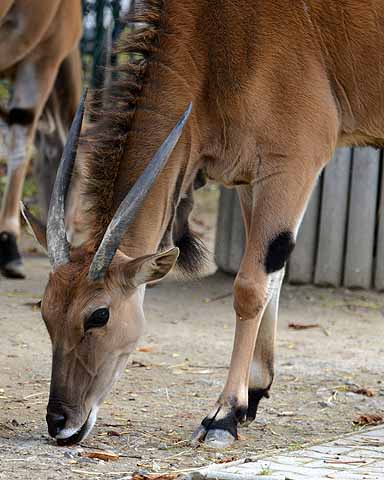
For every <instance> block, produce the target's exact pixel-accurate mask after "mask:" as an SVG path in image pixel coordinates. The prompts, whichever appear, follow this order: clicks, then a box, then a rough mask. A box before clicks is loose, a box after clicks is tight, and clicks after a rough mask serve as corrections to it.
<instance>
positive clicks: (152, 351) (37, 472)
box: [0, 220, 384, 480]
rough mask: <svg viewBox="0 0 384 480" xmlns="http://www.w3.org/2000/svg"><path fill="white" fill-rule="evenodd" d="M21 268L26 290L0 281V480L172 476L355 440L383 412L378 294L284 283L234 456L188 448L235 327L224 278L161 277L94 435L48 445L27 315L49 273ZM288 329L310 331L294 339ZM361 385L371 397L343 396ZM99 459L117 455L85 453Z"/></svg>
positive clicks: (34, 266) (37, 344) (32, 322)
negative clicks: (273, 343)
mask: <svg viewBox="0 0 384 480" xmlns="http://www.w3.org/2000/svg"><path fill="white" fill-rule="evenodd" d="M201 228H202V229H204V220H202V221H201ZM211 240H212V239H211ZM26 265H27V272H28V279H27V280H26V281H9V280H6V279H4V278H0V302H1V307H2V308H1V310H0V327H1V348H0V478H1V479H3V478H4V479H10V478H12V479H60V480H62V479H67V478H75V479H77V478H101V477H102V478H111V479H122V478H124V477H127V476H128V475H129V474H130V473H132V472H133V471H135V470H140V471H144V472H148V473H155V472H170V471H179V470H184V469H189V468H192V467H199V466H203V465H206V464H208V463H209V462H212V461H216V462H217V461H219V462H222V461H226V460H228V459H233V460H235V459H239V458H244V457H257V456H263V455H265V454H268V453H270V452H276V451H277V450H279V449H297V448H300V447H301V446H304V445H308V444H313V443H318V442H321V441H324V440H326V439H332V438H335V437H337V436H338V435H340V434H342V433H346V432H351V431H353V430H354V429H356V428H357V427H355V426H354V424H353V420H355V419H356V418H357V417H359V415H362V414H366V413H375V414H376V413H378V414H384V383H381V382H382V381H384V379H383V375H382V374H383V370H384V365H383V358H384V342H383V338H384V318H383V316H384V298H383V296H382V295H379V294H375V293H364V292H350V291H345V290H339V291H334V290H329V289H314V288H312V287H292V286H285V288H284V291H283V295H282V303H281V315H280V321H279V329H278V341H277V365H276V371H277V375H276V380H275V383H274V386H273V389H272V393H271V398H270V399H269V400H265V401H264V402H263V403H262V404H261V407H260V411H259V416H258V419H257V421H256V422H255V423H254V424H253V425H251V426H250V427H249V428H247V429H245V428H244V429H241V440H240V441H238V442H236V444H235V445H234V446H233V447H231V448H229V449H226V450H225V451H221V452H218V451H214V450H209V449H207V448H205V447H204V446H201V447H199V448H197V449H195V448H192V447H191V446H190V445H189V438H190V436H191V433H192V432H193V430H194V429H195V428H196V427H197V426H198V424H199V423H200V421H201V420H202V418H203V417H204V416H205V415H206V413H207V412H208V411H209V410H210V408H211V407H212V405H213V403H214V401H215V399H216V397H217V396H218V394H219V393H220V390H221V388H222V385H223V383H224V380H225V376H226V372H227V365H228V362H229V357H230V353H231V346H232V337H233V329H234V315H233V311H232V296H231V288H232V281H233V278H232V277H230V276H227V275H225V274H222V273H213V274H212V273H211V274H210V275H208V276H206V277H204V278H201V279H199V280H193V281H176V280H175V279H174V278H170V279H168V280H166V281H164V282H163V283H161V284H160V285H158V286H157V287H156V288H152V289H149V290H148V291H147V296H146V314H147V321H148V325H147V334H146V335H145V337H144V338H143V339H142V341H141V343H140V346H139V349H138V351H136V352H135V354H134V355H132V357H131V359H130V361H129V365H128V367H127V369H126V372H125V374H124V376H123V378H122V379H121V380H120V381H119V382H118V384H117V386H116V387H115V389H114V391H113V393H112V394H111V395H110V397H109V399H108V401H106V402H105V403H104V405H103V407H102V409H101V411H100V415H99V419H98V422H97V424H96V427H95V429H94V431H93V432H92V434H91V436H90V437H89V438H88V439H86V440H85V441H84V442H83V443H82V444H81V445H80V446H77V447H58V446H56V444H55V442H54V441H52V440H51V439H50V438H49V436H48V433H47V429H46V424H45V408H46V403H47V398H48V388H49V375H50V343H49V338H48V335H47V332H46V330H45V327H44V325H43V322H42V320H41V317H40V313H39V311H38V310H37V309H36V308H35V307H33V305H34V304H35V303H36V302H37V301H38V300H39V299H40V297H41V293H42V290H43V287H44V284H45V281H46V278H47V274H48V272H49V266H48V262H47V260H46V259H45V258H44V257H41V256H36V255H34V256H29V257H28V258H27V260H26ZM290 323H296V324H297V323H299V324H317V325H318V326H317V327H315V328H311V329H306V330H295V329H293V328H289V324H290ZM143 350H144V351H143ZM360 387H368V388H369V389H371V390H372V392H371V393H372V394H373V396H371V397H368V396H366V395H361V394H357V393H353V390H356V389H358V388H360ZM100 450H107V451H111V452H115V453H117V454H119V458H118V460H116V461H113V462H105V461H102V460H97V459H90V458H88V457H85V456H83V455H84V454H86V453H87V452H95V451H100Z"/></svg>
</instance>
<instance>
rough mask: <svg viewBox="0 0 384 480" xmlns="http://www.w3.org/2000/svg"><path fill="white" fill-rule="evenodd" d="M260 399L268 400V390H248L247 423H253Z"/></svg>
mask: <svg viewBox="0 0 384 480" xmlns="http://www.w3.org/2000/svg"><path fill="white" fill-rule="evenodd" d="M262 398H269V388H256V389H249V390H248V411H247V421H248V422H253V420H255V418H256V413H257V409H258V407H259V403H260V400H261V399H262Z"/></svg>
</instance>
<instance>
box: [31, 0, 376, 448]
mask: <svg viewBox="0 0 384 480" xmlns="http://www.w3.org/2000/svg"><path fill="white" fill-rule="evenodd" d="M136 21H137V22H139V23H145V27H143V28H142V29H139V30H137V31H136V32H135V33H134V34H133V36H130V37H128V40H127V41H126V42H125V43H124V44H123V45H122V47H121V48H122V51H124V52H125V53H132V52H134V53H135V54H136V55H134V60H133V61H132V63H131V64H129V65H125V66H122V67H120V69H119V72H120V74H121V76H120V78H119V79H118V80H117V84H116V85H115V87H111V91H110V99H109V102H107V104H108V106H107V108H106V110H105V111H104V112H102V115H101V116H100V118H99V120H98V122H97V125H96V127H95V130H94V132H93V134H92V132H91V134H90V136H88V143H89V145H90V153H89V157H88V162H87V169H86V174H85V176H84V178H83V179H82V186H83V190H84V193H85V199H86V200H87V202H88V205H89V209H88V219H89V222H88V231H89V241H88V242H87V243H86V244H85V246H83V247H80V248H78V249H76V248H71V247H70V246H69V245H68V243H67V241H66V239H65V232H64V227H63V213H64V207H63V198H64V196H65V190H66V188H67V186H68V178H69V174H68V171H70V164H71V163H72V162H73V158H72V159H71V157H70V156H66V157H65V159H64V162H63V165H62V169H61V171H62V173H59V175H58V178H57V184H56V187H55V188H56V194H55V195H54V196H53V199H54V200H53V201H52V204H51V210H50V216H49V222H48V229H47V234H45V232H44V229H42V228H39V227H38V224H37V223H36V222H35V220H34V219H33V217H31V216H30V215H29V213H28V212H27V211H26V216H27V217H28V218H29V221H30V223H31V226H32V228H34V230H35V234H36V236H37V237H38V239H39V240H40V242H41V243H42V244H47V248H48V252H49V255H50V258H51V262H52V264H53V272H52V273H51V275H50V278H49V282H48V285H47V287H46V291H45V294H44V298H43V301H42V315H43V318H44V320H45V322H46V325H47V327H48V330H49V333H50V336H51V340H52V347H53V365H52V383H51V392H50V400H49V404H48V414H47V422H48V427H49V431H50V433H51V435H52V436H53V437H55V438H56V439H58V441H59V442H61V443H71V442H76V441H79V440H81V439H82V438H83V437H84V436H85V435H87V434H88V433H89V431H90V430H91V429H92V426H93V424H94V422H95V419H96V414H97V409H98V406H99V405H100V403H101V401H102V399H103V398H104V397H105V395H106V394H107V392H108V391H109V389H110V388H111V385H112V384H113V382H114V381H115V379H116V378H117V376H118V374H119V372H121V371H122V369H123V368H124V366H125V364H126V358H127V356H128V354H129V353H130V351H132V349H133V347H134V345H135V342H136V341H137V339H138V337H139V336H140V334H141V331H142V328H143V322H144V317H143V311H142V306H143V296H144V288H145V284H146V283H148V282H153V281H157V280H159V279H160V278H161V277H162V276H164V275H165V274H166V273H167V272H168V271H169V270H170V269H171V268H172V266H173V264H174V262H175V261H176V257H177V254H178V251H177V247H175V245H179V246H180V248H181V253H182V255H181V258H182V261H183V266H184V268H186V267H194V266H196V263H197V262H196V260H198V253H199V250H198V248H197V246H196V243H194V241H193V239H192V237H191V234H190V232H189V229H188V213H189V211H190V208H189V206H190V198H191V190H192V189H193V182H194V179H195V177H196V174H197V172H198V170H200V169H203V170H204V171H205V172H206V174H207V175H208V176H209V177H210V178H212V179H214V180H216V181H218V182H221V183H223V184H225V185H227V186H230V187H236V188H237V190H238V193H239V196H240V200H241V205H242V211H243V216H244V222H245V226H246V249H245V253H244V258H243V261H242V264H241V267H240V270H239V273H238V275H237V277H236V280H235V284H234V309H235V312H236V334H235V340H234V347H233V352H232V358H231V363H230V369H229V373H228V378H227V382H226V385H225V387H224V390H223V393H222V394H221V395H220V397H219V399H218V401H217V403H216V405H215V406H214V407H213V409H212V410H211V411H210V413H209V414H208V415H207V416H206V417H205V419H204V420H203V421H202V424H201V425H200V427H199V428H198V429H197V431H196V432H195V434H194V440H195V441H205V442H206V443H207V444H209V445H212V446H216V447H221V446H226V445H228V444H230V443H231V442H232V441H233V440H234V439H236V438H237V429H238V425H239V424H241V423H247V422H250V421H252V420H253V419H254V418H255V415H256V411H257V407H258V404H259V401H260V400H261V399H262V398H263V397H267V396H268V392H269V389H270V387H271V384H272V381H273V362H274V343H275V331H276V321H277V311H278V302H279V294H280V287H281V282H282V279H283V274H284V265H285V262H286V261H287V259H288V257H289V254H290V252H291V251H292V249H293V247H294V244H295V238H296V235H297V231H298V228H299V224H300V221H301V219H302V216H303V213H304V210H305V207H306V204H307V201H308V198H309V196H310V193H311V191H312V189H313V186H314V184H315V182H316V179H317V177H318V175H319V173H320V171H321V170H322V168H323V167H324V166H325V164H326V163H327V162H328V160H329V159H330V158H331V156H332V153H333V152H334V150H335V148H336V146H337V145H341V144H343V145H345V144H348V145H351V144H353V145H366V144H375V145H382V144H383V140H384V91H383V90H384V89H383V87H382V85H383V82H384V56H383V52H384V1H383V0H374V1H371V2H361V1H360V0H348V1H347V0H340V1H337V2H335V1H333V0H321V1H319V0H303V1H300V0H298V1H293V2H292V1H287V0H270V1H268V2H266V1H261V0H231V1H229V0H213V1H212V0H210V1H208V0H195V1H194V2H189V1H188V2H187V1H180V0H166V1H164V2H163V1H160V0H147V1H146V2H144V3H143V5H142V7H141V9H140V10H139V11H138V12H137V14H136ZM190 102H192V104H193V110H192V113H191V114H190V116H189V118H188V115H189V111H187V112H186V113H185V114H184V116H183V118H182V120H181V123H179V124H178V126H177V127H176V128H175V130H173V132H172V133H171V137H172V136H173V140H175V139H177V138H178V137H180V141H179V142H178V143H177V145H176V146H174V148H173V150H172V148H171V147H170V141H169V138H168V140H167V141H166V143H165V144H163V145H162V143H163V141H164V138H166V137H167V135H169V133H170V132H171V131H172V129H173V128H174V125H175V123H176V122H177V120H178V119H179V118H180V116H181V115H182V113H183V112H184V111H185V109H186V108H187V106H188V104H189V103H190ZM79 122H80V117H79V118H78V120H77V123H76V124H75V125H74V127H73V128H74V130H73V137H72V138H73V143H72V144H71V145H69V146H68V149H67V150H68V152H70V151H71V150H72V149H73V144H74V143H76V134H75V130H76V128H77V130H79V128H80V123H79ZM182 128H184V130H183V132H181V129H182ZM171 143H172V142H171ZM173 144H174V145H175V142H174V141H173ZM160 145H162V147H160V151H158V149H159V146H160ZM156 151H158V153H157V154H156V156H155V160H154V161H155V164H156V170H157V172H156V175H157V177H156V179H155V180H154V175H155V173H154V172H152V166H153V163H152V162H151V158H152V157H153V156H154V154H155V152H156ZM159 156H160V157H161V162H160V163H162V166H161V168H162V170H161V171H160V173H158V170H159V169H160V168H159V164H158V158H159ZM168 157H169V158H168ZM156 162H157V163H156ZM144 169H146V171H145V172H144V174H143V171H144ZM63 172H64V173H63ZM65 172H67V173H65ZM151 172H152V174H151ZM136 182H139V183H136ZM137 185H140V187H139V188H137ZM140 192H144V193H143V195H140V202H141V204H140V205H138V202H136V200H137V199H138V196H137V195H138V194H140ZM144 194H145V198H142V197H144ZM132 200H133V201H134V202H133V203H132ZM119 206H120V207H119ZM46 239H47V242H46ZM184 247H186V248H187V250H183V248H184ZM188 249H189V250H188ZM156 252H160V253H156Z"/></svg>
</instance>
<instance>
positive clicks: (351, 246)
mask: <svg viewBox="0 0 384 480" xmlns="http://www.w3.org/2000/svg"><path fill="white" fill-rule="evenodd" d="M379 158H380V152H379V151H378V150H375V149H373V148H355V149H354V152H353V162H352V181H351V192H350V204H349V219H348V230H347V232H348V233H347V250H346V260H345V270H344V285H345V286H346V287H350V288H370V287H371V283H372V268H373V249H374V238H375V227H376V206H377V194H378V175H379V166H380V163H379Z"/></svg>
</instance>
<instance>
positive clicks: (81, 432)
mask: <svg viewBox="0 0 384 480" xmlns="http://www.w3.org/2000/svg"><path fill="white" fill-rule="evenodd" d="M96 417H97V410H96V409H92V410H91V411H90V412H89V414H88V417H87V419H86V421H85V422H84V424H83V425H82V426H81V427H80V428H79V429H78V430H74V429H64V430H63V431H62V432H60V433H59V434H58V435H57V436H56V441H57V445H59V446H60V447H64V446H68V445H74V444H76V443H79V442H81V441H82V440H84V439H85V438H86V437H87V436H88V435H89V433H90V432H91V430H92V429H93V426H94V425H95V422H96Z"/></svg>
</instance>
